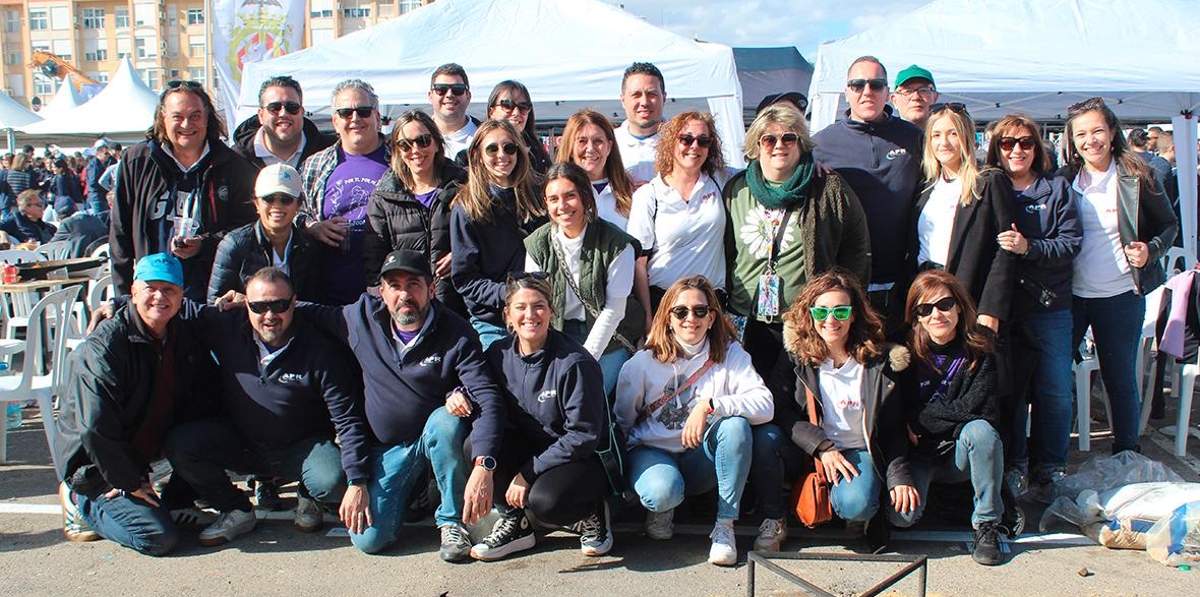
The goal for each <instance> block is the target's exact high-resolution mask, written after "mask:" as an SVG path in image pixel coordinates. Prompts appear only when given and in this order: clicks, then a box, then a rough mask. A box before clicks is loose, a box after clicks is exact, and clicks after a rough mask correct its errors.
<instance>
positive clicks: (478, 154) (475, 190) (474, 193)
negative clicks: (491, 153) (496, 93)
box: [454, 120, 545, 224]
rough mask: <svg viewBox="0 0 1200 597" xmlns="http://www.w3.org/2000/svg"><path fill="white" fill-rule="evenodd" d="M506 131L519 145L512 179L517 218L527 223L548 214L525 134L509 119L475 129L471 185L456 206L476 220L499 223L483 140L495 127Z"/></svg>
mask: <svg viewBox="0 0 1200 597" xmlns="http://www.w3.org/2000/svg"><path fill="white" fill-rule="evenodd" d="M497 129H500V130H503V131H504V133H505V134H506V135H508V138H509V140H510V141H511V142H513V143H514V144H516V146H517V154H516V156H515V157H516V160H517V163H516V165H515V166H514V167H513V171H512V174H511V175H510V178H511V179H512V180H511V182H512V189H513V193H515V194H516V196H517V217H518V218H519V219H520V220H521V221H522V222H527V221H529V220H531V219H533V218H535V217H537V216H540V215H542V214H543V213H545V209H544V208H543V204H542V200H541V197H540V196H539V193H538V185H539V182H538V180H537V175H536V174H534V172H533V168H532V167H531V166H530V164H529V148H528V147H526V146H525V141H524V140H523V139H522V138H521V134H520V133H518V132H517V129H515V128H513V125H512V124H511V123H509V122H508V121H507V120H489V121H487V122H485V123H483V124H481V125H479V129H478V130H476V131H475V138H474V139H472V140H471V145H470V147H468V148H467V164H468V166H467V187H466V189H464V192H459V193H458V194H457V195H455V198H454V203H455V205H460V206H462V208H463V211H465V212H466V213H467V217H468V218H469V219H470V220H471V221H473V222H485V223H488V224H492V223H494V222H495V220H494V216H495V215H496V214H495V205H494V204H493V202H492V193H491V190H490V189H489V187H490V186H491V175H490V174H489V173H488V171H487V167H486V166H484V164H483V140H484V138H485V137H487V136H488V134H489V133H491V132H492V131H494V130H497Z"/></svg>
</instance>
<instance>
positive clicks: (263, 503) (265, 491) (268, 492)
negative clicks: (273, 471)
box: [253, 476, 284, 512]
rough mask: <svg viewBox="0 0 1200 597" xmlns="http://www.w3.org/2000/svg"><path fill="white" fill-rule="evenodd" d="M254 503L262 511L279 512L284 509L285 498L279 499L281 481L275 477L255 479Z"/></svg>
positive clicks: (256, 477)
mask: <svg viewBox="0 0 1200 597" xmlns="http://www.w3.org/2000/svg"><path fill="white" fill-rule="evenodd" d="M253 479H254V503H255V504H256V505H257V507H258V509H260V510H270V511H272V512H277V511H279V510H283V509H284V505H283V498H281V497H279V481H278V480H276V479H275V478H273V477H258V476H255V477H253Z"/></svg>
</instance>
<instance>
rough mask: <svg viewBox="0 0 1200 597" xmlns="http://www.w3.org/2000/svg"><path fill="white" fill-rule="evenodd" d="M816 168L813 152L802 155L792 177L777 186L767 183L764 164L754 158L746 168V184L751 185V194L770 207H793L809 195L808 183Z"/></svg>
mask: <svg viewBox="0 0 1200 597" xmlns="http://www.w3.org/2000/svg"><path fill="white" fill-rule="evenodd" d="M816 169H817V168H816V164H815V163H814V162H813V157H812V154H811V153H806V154H804V155H802V156H800V163H799V164H797V165H796V171H795V172H792V176H791V178H789V179H787V180H785V181H784V182H783V184H780V185H779V186H777V187H776V186H771V185H769V184H767V180H766V179H765V178H763V173H762V164H760V163H759V160H754V161H752V162H750V167H749V168H746V184H747V185H749V186H750V194H751V195H753V196H754V198H755V199H757V200H758V202H759V203H761V204H763V205H765V206H767V207H768V208H770V209H779V208H781V207H783V208H791V207H794V206H795V205H797V204H799V203H800V202H801V201H803V200H804V199H805V198H807V197H808V185H809V183H811V182H812V178H813V173H814V172H815V171H816Z"/></svg>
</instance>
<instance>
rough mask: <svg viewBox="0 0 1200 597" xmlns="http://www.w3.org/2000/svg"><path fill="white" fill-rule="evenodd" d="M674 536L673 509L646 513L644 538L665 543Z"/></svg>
mask: <svg viewBox="0 0 1200 597" xmlns="http://www.w3.org/2000/svg"><path fill="white" fill-rule="evenodd" d="M674 535H675V509H674V508H672V509H670V510H667V511H666V512H647V513H646V536H647V537H649V538H651V539H654V540H656V541H666V540H667V539H670V538H671V537H673V536H674Z"/></svg>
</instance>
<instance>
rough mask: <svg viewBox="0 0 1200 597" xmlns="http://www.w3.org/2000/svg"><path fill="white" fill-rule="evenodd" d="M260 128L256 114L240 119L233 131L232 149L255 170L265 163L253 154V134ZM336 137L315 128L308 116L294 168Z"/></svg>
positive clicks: (260, 124) (305, 120) (297, 167)
mask: <svg viewBox="0 0 1200 597" xmlns="http://www.w3.org/2000/svg"><path fill="white" fill-rule="evenodd" d="M261 128H262V123H260V122H259V121H258V116H257V115H255V116H251V117H250V118H247V119H245V120H243V121H242V123H241V124H239V125H238V126H237V128H236V129H234V131H233V139H234V143H235V145H234V147H233V149H234V151H236V152H238V153H239V154H240V155H241V156H242V157H243V158H245V160H246V161H247V162H250V165H252V166H254V168H255V169H256V170H262V169H263V167H265V166H266V164H264V163H263V161H262V158H260V157H258V156H257V155H255V154H254V136H255V135H257V134H258V129H261ZM336 140H337V138H336V137H334V136H333V135H327V134H325V133H322V132H321V129H319V128H317V125H316V124H313V121H311V120H309V119H308V118H305V119H304V148H303V149H301V150H300V163H299V164H296V169H297V170H299V169H300V165H301V164H303V163H304V160H307V159H308V156H310V155H312V154H314V153H317V152H318V151H321V150H322V149H325V148H326V147H329V146H330V145H333V142H334V141H336Z"/></svg>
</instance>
